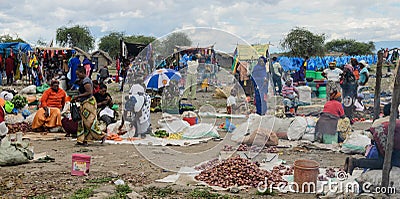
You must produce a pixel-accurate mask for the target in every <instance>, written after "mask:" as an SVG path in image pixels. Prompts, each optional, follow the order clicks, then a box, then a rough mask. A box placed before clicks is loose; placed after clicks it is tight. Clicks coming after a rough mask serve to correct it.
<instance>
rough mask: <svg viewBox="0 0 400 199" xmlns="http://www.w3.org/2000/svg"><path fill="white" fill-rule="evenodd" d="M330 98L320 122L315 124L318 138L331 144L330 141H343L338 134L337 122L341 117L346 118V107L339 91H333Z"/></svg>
mask: <svg viewBox="0 0 400 199" xmlns="http://www.w3.org/2000/svg"><path fill="white" fill-rule="evenodd" d="M329 97H330V100H329V101H328V102H326V103H325V105H324V109H323V111H322V113H321V116H320V117H319V119H318V122H317V124H316V126H315V133H316V137H317V140H319V141H320V142H323V143H328V144H331V143H330V142H331V141H332V142H335V143H338V142H342V141H343V140H339V136H338V134H337V124H338V121H339V119H340V118H344V117H345V115H344V109H343V106H342V104H341V103H340V101H341V94H340V92H338V91H333V92H332V93H331V94H330V95H329Z"/></svg>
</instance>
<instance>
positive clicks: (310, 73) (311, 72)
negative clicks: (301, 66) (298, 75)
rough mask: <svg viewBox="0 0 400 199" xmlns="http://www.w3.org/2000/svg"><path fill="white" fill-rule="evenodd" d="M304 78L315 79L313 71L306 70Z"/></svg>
mask: <svg viewBox="0 0 400 199" xmlns="http://www.w3.org/2000/svg"><path fill="white" fill-rule="evenodd" d="M306 78H313V79H315V71H313V70H306Z"/></svg>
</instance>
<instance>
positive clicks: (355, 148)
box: [341, 131, 371, 154]
mask: <svg viewBox="0 0 400 199" xmlns="http://www.w3.org/2000/svg"><path fill="white" fill-rule="evenodd" d="M368 144H371V139H370V138H369V137H368V136H367V135H364V134H361V133H360V132H359V131H355V132H353V133H352V134H350V136H349V137H348V138H346V140H345V141H344V142H343V145H342V149H341V151H342V152H343V153H347V154H364V152H365V147H366V146H367V145H368Z"/></svg>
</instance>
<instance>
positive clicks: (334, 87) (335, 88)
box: [326, 81, 342, 101]
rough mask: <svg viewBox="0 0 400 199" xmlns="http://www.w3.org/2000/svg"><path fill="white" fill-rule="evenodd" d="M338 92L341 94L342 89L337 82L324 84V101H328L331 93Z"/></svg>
mask: <svg viewBox="0 0 400 199" xmlns="http://www.w3.org/2000/svg"><path fill="white" fill-rule="evenodd" d="M334 92H339V93H342V88H341V87H340V83H339V82H333V81H328V83H327V84H326V101H329V100H330V95H331V93H334Z"/></svg>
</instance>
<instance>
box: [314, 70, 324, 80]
mask: <svg viewBox="0 0 400 199" xmlns="http://www.w3.org/2000/svg"><path fill="white" fill-rule="evenodd" d="M315 79H317V80H320V79H324V76H322V72H320V71H317V72H315Z"/></svg>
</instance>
